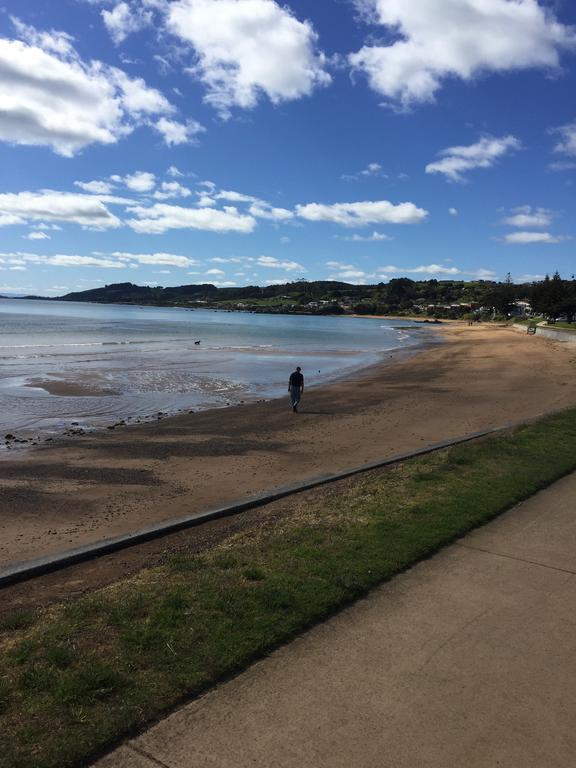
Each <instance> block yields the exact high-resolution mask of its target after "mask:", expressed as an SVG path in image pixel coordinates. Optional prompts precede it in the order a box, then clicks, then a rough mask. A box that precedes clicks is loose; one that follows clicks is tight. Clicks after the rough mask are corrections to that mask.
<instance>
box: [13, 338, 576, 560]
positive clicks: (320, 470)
mask: <svg viewBox="0 0 576 768" xmlns="http://www.w3.org/2000/svg"><path fill="white" fill-rule="evenodd" d="M442 334H443V337H444V341H445V343H443V344H439V345H435V346H432V347H430V348H428V349H425V350H424V351H422V352H420V353H419V354H416V355H414V356H413V357H409V358H400V359H399V360H392V361H390V362H388V363H384V364H382V365H379V366H376V367H372V368H368V369H365V370H363V371H361V372H360V373H358V374H357V375H355V376H353V377H351V378H348V379H346V380H342V381H340V382H337V383H334V384H332V385H330V386H326V387H321V388H317V389H309V390H308V391H306V392H305V397H304V400H303V403H302V408H301V412H300V413H299V414H297V415H296V414H293V413H292V412H291V410H290V409H289V407H288V402H287V398H286V396H284V397H282V395H283V393H279V399H278V400H274V401H270V402H265V403H251V404H247V405H242V406H236V407H231V408H227V409H219V410H211V411H206V412H200V413H194V414H189V415H181V416H178V417H174V418H169V419H163V420H159V421H158V422H156V423H152V424H145V425H139V426H133V427H132V426H127V427H119V428H117V429H115V430H111V431H109V432H106V433H105V434H102V433H100V434H95V435H94V434H93V435H84V436H82V437H76V438H74V439H69V440H66V441H63V442H58V443H56V444H52V445H44V446H38V447H37V448H33V449H30V450H28V451H26V452H16V451H15V452H13V453H12V454H10V455H7V456H6V457H5V458H3V459H2V461H0V482H1V486H0V504H1V507H0V508H1V510H2V512H1V515H0V563H2V564H8V563H12V562H16V561H20V560H26V559H31V558H35V557H38V556H41V555H44V554H47V553H53V552H58V551H62V550H65V549H69V548H71V547H76V546H79V545H81V544H84V543H87V542H92V541H97V540H99V539H102V538H107V537H110V536H116V535H119V534H122V533H126V532H129V531H131V530H134V529H136V528H139V527H142V526H145V525H148V524H151V523H153V522H157V521H160V520H168V519H171V518H174V517H179V516H182V515H185V514H193V513H195V512H200V511H203V510H206V509H209V508H211V507H215V506H218V505H220V504H224V503H228V502H232V501H234V500H237V499H241V498H244V497H246V496H249V495H251V494H254V493H257V492H261V491H263V490H266V489H272V488H274V487H278V486H282V485H287V484H289V483H291V482H296V481H301V480H305V479H306V478H312V477H314V476H317V475H320V474H324V473H330V472H337V471H339V470H343V469H346V468H348V467H351V466H355V465H358V464H361V463H363V462H371V461H376V460H378V459H381V458H385V457H387V456H391V455H394V454H396V453H399V452H403V451H408V450H410V449H416V448H421V447H422V446H424V445H427V444H430V443H435V442H438V441H441V440H443V439H447V438H450V437H455V436H460V435H465V434H467V433H471V432H475V431H477V430H482V429H486V428H491V427H498V426H501V425H504V424H506V423H509V422H513V421H517V420H522V419H527V418H532V417H535V416H538V415H540V414H544V413H548V412H551V411H555V410H558V409H560V408H564V407H568V406H573V405H576V386H575V381H576V380H575V376H574V374H575V372H576V354H575V351H574V349H573V348H569V347H567V346H563V345H562V344H560V343H555V342H550V341H547V340H544V339H539V338H534V337H530V336H527V335H523V334H519V333H514V332H513V331H511V330H510V329H508V328H505V327H496V326H487V325H479V326H474V327H468V326H466V325H464V324H459V323H452V324H449V325H445V326H442Z"/></svg>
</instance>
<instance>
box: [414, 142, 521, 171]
mask: <svg viewBox="0 0 576 768" xmlns="http://www.w3.org/2000/svg"><path fill="white" fill-rule="evenodd" d="M520 146H521V144H520V142H519V141H518V139H516V138H515V137H514V136H503V137H501V138H496V137H493V136H485V137H484V138H482V139H480V141H478V142H477V143H476V144H470V145H469V146H467V147H448V149H443V150H442V151H441V152H439V155H440V156H441V157H442V160H437V161H436V162H434V163H429V164H428V165H427V166H426V173H442V174H444V175H445V176H447V177H448V178H449V179H450V180H451V181H464V175H463V174H464V173H466V172H467V171H471V170H473V169H474V168H491V167H492V166H493V165H494V164H495V163H496V161H497V160H498V159H499V158H501V157H502V156H503V155H505V154H506V153H507V152H509V151H513V150H516V149H520Z"/></svg>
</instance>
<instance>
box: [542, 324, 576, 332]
mask: <svg viewBox="0 0 576 768" xmlns="http://www.w3.org/2000/svg"><path fill="white" fill-rule="evenodd" d="M546 327H547V328H552V329H554V330H558V331H572V332H574V331H576V323H565V322H563V321H557V322H555V323H552V324H550V323H548V324H547V325H546Z"/></svg>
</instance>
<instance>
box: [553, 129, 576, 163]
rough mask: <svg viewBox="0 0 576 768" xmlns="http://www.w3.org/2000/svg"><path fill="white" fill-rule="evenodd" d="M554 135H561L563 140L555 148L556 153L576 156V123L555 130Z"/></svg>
mask: <svg viewBox="0 0 576 768" xmlns="http://www.w3.org/2000/svg"><path fill="white" fill-rule="evenodd" d="M554 133H559V134H560V136H561V140H560V142H559V143H558V144H556V146H555V147H554V151H555V152H562V153H563V154H565V155H570V156H576V121H574V122H573V123H568V125H563V126H561V127H560V128H556V129H554ZM561 170H563V169H561Z"/></svg>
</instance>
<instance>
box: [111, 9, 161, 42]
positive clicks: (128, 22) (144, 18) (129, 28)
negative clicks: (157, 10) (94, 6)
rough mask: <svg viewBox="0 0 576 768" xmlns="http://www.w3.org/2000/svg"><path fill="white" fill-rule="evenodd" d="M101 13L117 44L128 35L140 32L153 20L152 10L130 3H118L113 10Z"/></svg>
mask: <svg viewBox="0 0 576 768" xmlns="http://www.w3.org/2000/svg"><path fill="white" fill-rule="evenodd" d="M101 15H102V19H103V21H104V24H105V25H106V29H107V30H108V32H109V33H110V37H111V38H112V40H113V41H114V42H115V43H116V45H118V44H120V43H121V42H123V41H124V40H125V39H126V38H127V37H128V35H131V34H133V33H134V32H138V31H139V30H141V29H143V28H144V27H146V26H148V25H149V24H150V23H151V22H152V13H151V11H146V10H144V9H143V8H131V7H130V5H128V3H118V4H117V5H115V6H114V8H113V9H112V10H111V11H107V10H103V11H102V12H101Z"/></svg>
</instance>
